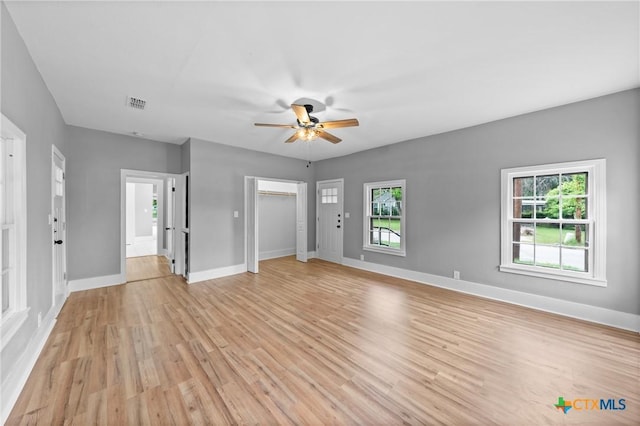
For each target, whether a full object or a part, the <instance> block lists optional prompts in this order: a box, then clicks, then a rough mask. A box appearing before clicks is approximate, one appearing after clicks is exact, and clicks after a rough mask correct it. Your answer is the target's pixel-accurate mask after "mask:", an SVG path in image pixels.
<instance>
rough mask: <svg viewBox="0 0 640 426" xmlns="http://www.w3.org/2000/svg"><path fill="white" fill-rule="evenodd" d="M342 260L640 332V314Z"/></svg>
mask: <svg viewBox="0 0 640 426" xmlns="http://www.w3.org/2000/svg"><path fill="white" fill-rule="evenodd" d="M342 264H343V265H345V266H351V267H354V268H358V269H364V270H367V271H371V272H377V273H379V274H383V275H389V276H392V277H397V278H403V279H406V280H411V281H415V282H418V283H421V284H427V285H432V286H434V287H441V288H446V289H448V290H453V291H459V292H461V293H467V294H472V295H474V296H480V297H485V298H487V299H493V300H499V301H502V302H507V303H512V304H514V305H520V306H525V307H528V308H533V309H537V310H540V311H545V312H551V313H554V314H559V315H564V316H567V317H571V318H578V319H582V320H586V321H591V322H595V323H599V324H605V325H610V326H612V327H616V328H622V329H625V330H631V331H635V332H640V315H635V314H630V313H626V312H619V311H614V310H611V309H606V308H600V307H598V306H592V305H585V304H582V303H576V302H570V301H567V300H561V299H555V298H553V297H547V296H539V295H536V294H531V293H524V292H521V291H516V290H509V289H505V288H501V287H495V286H491V285H487V284H479V283H475V282H471V281H464V280H454V279H453V278H447V277H442V276H439V275H432V274H427V273H424V272H417V271H410V270H408V269H402V268H396V267H392V266H386V265H380V264H377V263H371V262H364V261H361V260H356V259H352V258H349V257H345V258H343V262H342Z"/></svg>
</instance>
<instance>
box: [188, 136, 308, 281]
mask: <svg viewBox="0 0 640 426" xmlns="http://www.w3.org/2000/svg"><path fill="white" fill-rule="evenodd" d="M190 155H191V165H190V167H191V218H190V223H189V231H190V247H191V250H190V253H191V260H190V262H189V265H190V268H191V272H200V271H206V270H209V269H215V268H220V267H225V266H231V265H239V264H242V263H244V177H245V176H258V177H265V178H277V179H288V180H297V181H305V182H307V183H308V184H309V185H308V187H309V191H308V192H309V204H308V205H309V206H314V205H315V196H314V194H315V193H314V190H313V186H314V184H313V166H311V167H307V162H306V161H303V160H296V159H292V158H286V157H279V156H276V155H271V154H265V153H261V152H256V151H250V150H246V149H241V148H235V147H232V146H228V145H221V144H216V143H213V142H207V141H203V140H199V139H194V138H191V141H190ZM234 210H237V211H238V212H239V217H238V218H234V217H233V211H234ZM308 210H309V216H308V222H309V229H308V230H309V233H308V235H309V237H308V242H309V245H308V249H309V250H313V245H314V244H313V242H314V241H315V221H314V220H313V218H314V217H315V209H311V208H309V209H308Z"/></svg>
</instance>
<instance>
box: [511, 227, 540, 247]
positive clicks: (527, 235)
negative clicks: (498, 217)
mask: <svg viewBox="0 0 640 426" xmlns="http://www.w3.org/2000/svg"><path fill="white" fill-rule="evenodd" d="M534 229H535V227H534V225H533V223H520V222H516V223H514V224H513V241H514V242H518V241H520V242H527V243H533V234H534Z"/></svg>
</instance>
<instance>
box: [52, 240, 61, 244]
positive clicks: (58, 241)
mask: <svg viewBox="0 0 640 426" xmlns="http://www.w3.org/2000/svg"><path fill="white" fill-rule="evenodd" d="M53 244H62V240H53Z"/></svg>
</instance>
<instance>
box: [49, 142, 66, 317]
mask: <svg viewBox="0 0 640 426" xmlns="http://www.w3.org/2000/svg"><path fill="white" fill-rule="evenodd" d="M65 169H66V160H65V157H64V155H62V153H61V152H60V150H59V149H58V148H56V146H55V145H51V235H52V246H53V249H52V250H53V252H52V253H53V256H52V260H53V268H52V274H53V304H54V306H55V305H56V302H57V300H58V299H62V298H64V297H65V296H66V292H67V250H66V246H67V236H66V233H67V223H66V211H65V199H66V194H65V191H66V187H65V178H66V175H65V173H66V172H65Z"/></svg>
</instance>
